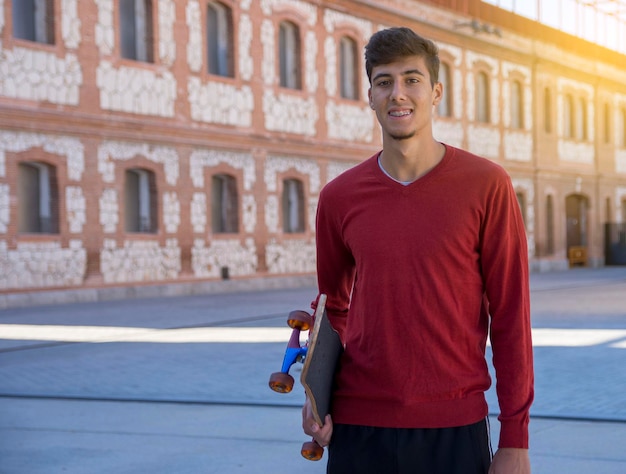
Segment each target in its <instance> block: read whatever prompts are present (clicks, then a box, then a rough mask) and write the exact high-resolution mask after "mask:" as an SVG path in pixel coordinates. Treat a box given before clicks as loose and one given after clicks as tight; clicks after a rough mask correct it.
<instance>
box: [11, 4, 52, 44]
mask: <svg viewBox="0 0 626 474" xmlns="http://www.w3.org/2000/svg"><path fill="white" fill-rule="evenodd" d="M12 8H13V17H12V19H13V37H14V38H18V39H23V40H28V41H36V42H37V43H44V44H54V0H15V1H13V2H12Z"/></svg>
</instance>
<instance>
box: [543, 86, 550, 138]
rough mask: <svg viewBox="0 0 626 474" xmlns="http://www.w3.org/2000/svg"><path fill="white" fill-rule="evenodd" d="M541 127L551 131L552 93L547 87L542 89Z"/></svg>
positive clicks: (547, 131)
mask: <svg viewBox="0 0 626 474" xmlns="http://www.w3.org/2000/svg"><path fill="white" fill-rule="evenodd" d="M543 129H544V131H545V132H546V133H552V93H551V92H550V88H549V87H546V88H545V89H544V90H543Z"/></svg>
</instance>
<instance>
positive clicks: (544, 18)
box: [483, 0, 626, 54]
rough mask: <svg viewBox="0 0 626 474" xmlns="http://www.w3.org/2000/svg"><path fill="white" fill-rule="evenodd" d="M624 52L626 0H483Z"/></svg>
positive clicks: (625, 52) (625, 43)
mask: <svg viewBox="0 0 626 474" xmlns="http://www.w3.org/2000/svg"><path fill="white" fill-rule="evenodd" d="M483 2H484V3H489V4H491V5H495V6H497V7H499V8H502V9H504V10H509V11H511V12H513V13H516V14H518V15H521V16H525V17H527V18H530V19H531V20H535V21H538V22H540V23H543V24H545V25H547V26H550V27H552V28H556V29H558V30H561V31H564V32H566V33H569V34H571V35H574V36H578V37H580V38H583V39H585V40H587V41H589V42H591V43H596V44H599V45H601V46H604V47H606V48H609V49H612V50H614V51H617V52H619V53H622V54H626V0H483Z"/></svg>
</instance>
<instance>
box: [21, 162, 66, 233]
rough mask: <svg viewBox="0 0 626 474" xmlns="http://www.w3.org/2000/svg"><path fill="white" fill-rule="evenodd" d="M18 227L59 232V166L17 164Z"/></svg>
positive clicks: (28, 231)
mask: <svg viewBox="0 0 626 474" xmlns="http://www.w3.org/2000/svg"><path fill="white" fill-rule="evenodd" d="M17 179H18V182H17V229H18V232H19V233H37V234H56V233H58V232H59V218H58V214H59V199H58V185H57V179H56V168H55V167H54V166H50V165H48V164H46V163H40V162H23V163H20V164H19V165H18V178H17Z"/></svg>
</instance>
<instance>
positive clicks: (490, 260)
mask: <svg viewBox="0 0 626 474" xmlns="http://www.w3.org/2000/svg"><path fill="white" fill-rule="evenodd" d="M446 148H447V151H446V154H445V156H444V157H443V160H442V161H441V162H440V163H439V164H438V165H437V166H436V167H435V168H434V169H432V170H431V171H430V172H429V173H428V174H426V175H424V176H423V177H421V178H420V179H418V180H417V181H415V182H414V183H411V184H410V185H408V186H404V185H402V184H400V183H397V182H395V181H393V180H392V179H391V178H389V177H388V176H386V175H385V174H384V173H383V171H382V170H381V169H380V167H379V165H378V160H377V158H378V155H375V156H373V157H371V158H370V159H368V160H367V161H365V162H363V163H361V164H359V165H357V166H355V167H354V168H352V169H350V170H348V171H346V172H345V173H343V174H342V175H340V176H339V177H337V178H336V179H334V180H333V181H331V182H330V183H328V185H326V186H325V188H324V189H323V190H322V192H321V194H320V200H319V207H318V215H317V236H316V239H317V266H318V285H319V292H320V293H326V294H327V295H328V300H327V310H328V316H329V318H330V320H331V322H332V324H333V325H334V327H335V328H336V329H337V330H338V331H339V333H340V335H341V337H342V340H343V342H344V344H345V352H344V354H343V356H342V359H341V361H340V365H339V369H338V372H337V376H336V380H337V386H336V390H335V392H334V395H333V409H332V416H333V420H334V422H336V423H345V424H358V425H367V426H379V427H396V428H442V427H451V426H462V425H467V424H471V423H475V422H477V421H479V420H481V419H483V418H484V417H485V416H486V415H487V413H488V410H487V403H486V401H485V396H484V392H485V391H486V390H487V389H488V388H489V386H490V384H491V380H490V376H489V372H488V369H487V363H486V360H485V345H486V341H487V335H488V330H489V329H490V331H491V343H492V350H493V361H494V367H495V369H496V379H497V385H496V389H497V394H498V400H499V403H500V411H501V414H500V421H501V434H500V443H499V446H500V447H519V448H527V447H528V421H529V408H530V405H531V403H532V400H533V368H532V345H531V334H530V329H531V328H530V311H529V285H528V256H527V246H526V240H525V239H526V234H525V231H524V224H523V222H522V218H521V213H520V210H519V206H518V203H517V199H516V196H515V192H514V190H513V188H512V185H511V181H510V179H509V177H508V175H507V174H506V172H505V171H504V170H503V169H502V168H501V167H500V166H498V165H496V164H494V163H493V162H491V161H489V160H486V159H483V158H480V157H477V156H474V155H471V154H469V153H467V152H465V151H462V150H459V149H456V148H453V147H450V146H447V147H446Z"/></svg>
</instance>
